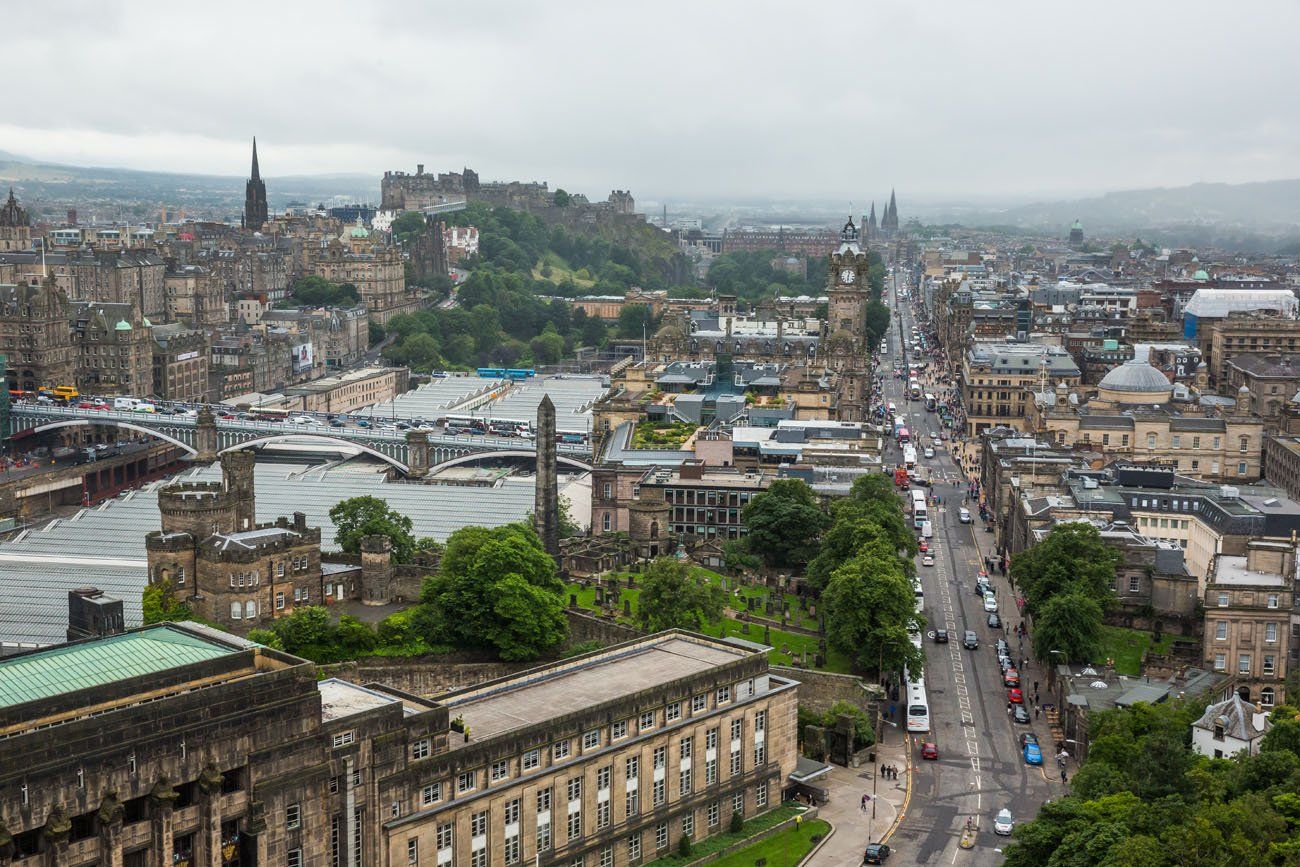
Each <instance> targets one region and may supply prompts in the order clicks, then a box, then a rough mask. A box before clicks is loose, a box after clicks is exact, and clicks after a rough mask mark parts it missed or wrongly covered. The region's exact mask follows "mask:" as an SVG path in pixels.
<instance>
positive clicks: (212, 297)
mask: <svg viewBox="0 0 1300 867" xmlns="http://www.w3.org/2000/svg"><path fill="white" fill-rule="evenodd" d="M163 284H164V287H165V291H166V296H167V301H166V305H167V320H168V321H169V322H186V323H188V324H189V325H191V326H193V327H195V328H215V327H218V326H221V325H225V324H226V323H227V322H229V321H230V305H229V303H228V302H227V300H226V290H225V285H224V281H223V280H222V279H221V278H220V277H219V276H218V275H216V274H213V273H212V271H211V270H209V269H208V268H205V267H203V266H201V265H186V266H184V267H182V268H179V269H177V270H175V271H168V272H167V273H166V275H165V276H164V277H163Z"/></svg>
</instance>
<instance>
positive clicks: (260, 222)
mask: <svg viewBox="0 0 1300 867" xmlns="http://www.w3.org/2000/svg"><path fill="white" fill-rule="evenodd" d="M266 216H267V213H266V182H265V181H263V180H262V173H261V172H259V171H258V170H257V137H256V136H254V137H253V174H252V177H250V178H249V179H248V183H247V184H245V185H244V228H245V229H248V230H249V231H251V232H260V231H262V226H264V225H265V224H266Z"/></svg>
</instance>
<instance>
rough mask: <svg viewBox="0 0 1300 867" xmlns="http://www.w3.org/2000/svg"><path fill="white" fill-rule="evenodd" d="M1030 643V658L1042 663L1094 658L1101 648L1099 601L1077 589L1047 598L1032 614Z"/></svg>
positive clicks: (1091, 659) (1092, 659)
mask: <svg viewBox="0 0 1300 867" xmlns="http://www.w3.org/2000/svg"><path fill="white" fill-rule="evenodd" d="M1033 642H1034V657H1035V658H1036V659H1038V660H1040V661H1041V662H1042V663H1043V664H1044V665H1052V664H1053V662H1058V663H1059V662H1093V661H1095V660H1096V659H1097V653H1098V652H1099V651H1100V649H1101V604H1100V603H1099V602H1098V601H1097V600H1096V599H1094V598H1092V597H1091V596H1087V595H1085V594H1083V593H1080V592H1078V591H1071V592H1067V593H1059V594H1057V595H1056V596H1053V597H1051V598H1049V599H1048V600H1047V601H1046V602H1044V603H1043V604H1042V605H1040V606H1039V611H1038V614H1037V616H1035V617H1034V632H1033ZM1054 651H1060V653H1055V652H1054ZM1062 655H1063V658H1062Z"/></svg>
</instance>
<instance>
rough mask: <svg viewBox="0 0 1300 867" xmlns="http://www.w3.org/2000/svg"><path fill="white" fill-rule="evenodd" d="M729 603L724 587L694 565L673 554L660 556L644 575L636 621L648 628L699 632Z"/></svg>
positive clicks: (649, 630) (648, 629) (654, 630)
mask: <svg viewBox="0 0 1300 867" xmlns="http://www.w3.org/2000/svg"><path fill="white" fill-rule="evenodd" d="M725 604H726V594H725V593H724V592H723V590H722V588H721V587H717V586H715V585H713V584H712V583H710V582H708V581H701V580H699V579H697V578H696V577H695V576H693V575H692V574H691V567H690V566H689V565H688V564H687V563H684V562H682V561H681V560H677V559H675V558H672V557H659V558H657V559H656V560H654V561H652V562H651V563H650V565H649V566H647V567H646V569H645V572H644V573H643V574H642V576H641V595H640V596H639V597H638V598H637V608H636V621H637V625H638V626H640V627H641V628H642V629H644V630H645V631H646V632H660V631H662V630H665V629H689V630H692V631H695V632H699V631H700V630H701V629H703V628H704V626H705V625H706V624H709V623H712V622H714V621H716V620H719V619H720V618H721V617H722V609H723V606H724V605H725Z"/></svg>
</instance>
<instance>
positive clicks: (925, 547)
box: [917, 539, 930, 554]
mask: <svg viewBox="0 0 1300 867" xmlns="http://www.w3.org/2000/svg"><path fill="white" fill-rule="evenodd" d="M917 547H918V548H919V549H920V550H921V553H922V554H924V553H925V552H926V551H929V550H930V546H929V545H928V544H927V543H926V541H925V540H924V539H922V540H921V542H920V544H919V545H917Z"/></svg>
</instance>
